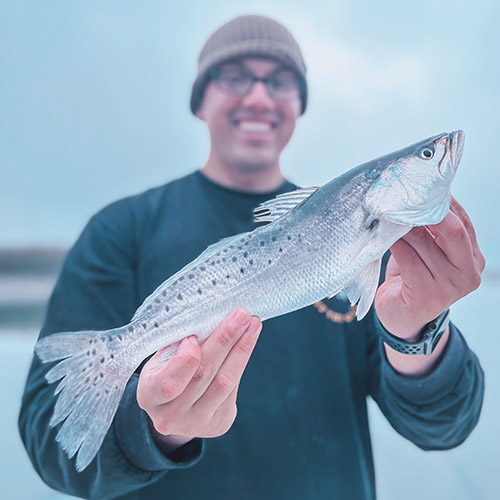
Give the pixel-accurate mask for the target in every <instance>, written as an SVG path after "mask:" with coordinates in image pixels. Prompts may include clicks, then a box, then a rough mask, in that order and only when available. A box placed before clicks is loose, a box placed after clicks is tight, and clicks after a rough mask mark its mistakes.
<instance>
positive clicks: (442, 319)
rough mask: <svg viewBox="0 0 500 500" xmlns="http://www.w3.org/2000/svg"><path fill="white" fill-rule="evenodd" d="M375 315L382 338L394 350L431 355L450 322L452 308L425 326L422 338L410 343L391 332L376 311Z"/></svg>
mask: <svg viewBox="0 0 500 500" xmlns="http://www.w3.org/2000/svg"><path fill="white" fill-rule="evenodd" d="M373 316H374V318H375V328H376V329H377V333H378V334H379V335H380V337H382V340H383V341H384V342H386V343H387V344H389V345H390V346H391V347H392V348H393V349H394V350H396V351H398V352H402V353H403V354H410V355H415V354H425V355H426V356H430V355H431V354H432V351H434V348H435V347H436V344H437V343H438V342H439V339H440V338H441V337H442V336H443V333H444V332H445V330H446V328H447V326H448V324H449V323H450V310H449V309H446V311H444V312H443V313H441V314H440V315H439V316H438V317H437V318H436V319H435V320H433V321H430V322H429V323H427V324H426V325H425V326H424V328H423V329H422V332H421V335H422V340H420V341H419V342H415V343H410V342H406V341H405V340H403V339H401V338H399V337H396V336H395V335H393V334H392V333H389V332H388V331H387V330H386V329H385V328H384V327H383V326H382V323H380V320H379V319H378V316H377V314H376V313H375V314H374V315H373Z"/></svg>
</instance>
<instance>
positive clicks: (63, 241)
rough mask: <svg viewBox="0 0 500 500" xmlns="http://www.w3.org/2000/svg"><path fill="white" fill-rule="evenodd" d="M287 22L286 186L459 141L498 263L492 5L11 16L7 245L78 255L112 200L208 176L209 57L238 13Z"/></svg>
mask: <svg viewBox="0 0 500 500" xmlns="http://www.w3.org/2000/svg"><path fill="white" fill-rule="evenodd" d="M248 13H255V14H263V15H269V16H271V17H274V18H275V19H277V20H279V21H280V22H282V23H283V24H284V25H285V26H287V27H288V28H289V30H290V31H291V32H292V33H293V34H294V36H295V37H296V38H297V40H298V42H299V44H300V45H301V47H302V49H303V52H304V57H305V60H306V64H307V67H308V84H309V95H310V100H309V105H308V109H307V112H306V114H305V115H304V116H303V117H302V118H301V119H300V120H299V122H298V126H297V130H296V132H295V135H294V137H293V139H292V141H291V143H290V144H289V146H288V147H287V149H286V150H285V152H284V153H283V155H282V161H281V164H282V167H283V171H284V172H285V175H286V176H287V177H289V178H290V179H291V180H292V181H294V182H296V183H298V184H300V185H303V186H307V185H318V184H321V183H324V182H326V181H328V180H330V179H332V178H333V177H335V176H337V175H339V174H340V173H342V172H343V171H345V170H347V169H349V168H351V167H354V166H355V165H357V164H359V163H362V162H365V161H368V160H371V159H373V158H375V157H377V156H380V155H382V154H385V153H389V152H391V151H393V150H396V149H400V148H402V147H405V146H407V145H409V144H412V143H414V142H417V141H420V140H422V139H424V138H426V137H429V136H432V135H435V134H438V133H441V132H444V131H451V130H456V129H462V130H464V131H465V136H466V143H465V150H464V156H463V159H462V163H461V166H460V169H459V172H458V173H457V176H456V179H455V182H454V186H453V193H454V195H455V196H456V197H457V198H458V199H459V201H461V202H462V204H463V205H464V206H465V208H466V209H467V211H468V212H469V214H470V215H471V217H472V220H473V222H474V224H475V227H476V230H477V232H478V238H479V242H480V244H481V246H482V247H483V250H484V253H485V254H487V260H488V262H489V264H490V265H492V266H493V267H495V266H500V258H498V257H496V254H497V253H499V252H497V250H498V249H499V247H500V238H499V236H498V220H497V218H496V217H495V216H496V214H497V208H496V206H497V200H498V198H499V196H500V182H499V181H498V180H497V179H498V178H499V177H498V173H497V164H498V158H499V156H500V141H499V140H498V132H499V125H498V124H499V118H498V117H499V116H500V69H499V68H500V64H499V62H500V61H499V49H500V35H499V30H498V20H499V19H500V4H499V3H498V2H495V1H493V0H491V1H489V0H479V1H476V2H465V1H460V0H453V1H451V0H443V1H435V0H434V1H430V0H423V1H420V2H398V1H389V0H381V1H378V2H369V1H362V0H329V1H314V0H312V1H310V2H303V1H294V0H286V1H282V0H274V1H273V2H272V4H271V3H270V2H265V1H251V0H250V1H245V2H242V1H238V0H231V1H225V0H213V1H211V2H201V1H197V2H195V1H191V0H186V1H184V2H182V3H181V2H175V3H174V2H167V1H166V0H165V1H141V2H139V1H124V0H120V1H118V0H115V1H101V0H98V1H96V0H85V1H83V0H80V1H76V0H75V1H72V2H66V1H62V0H59V1H53V0H52V1H51V0H46V1H44V2H40V1H34V0H32V1H22V0H21V1H20V0H3V1H2V3H1V5H0V96H1V98H0V173H1V182H0V247H20V246H37V245H42V246H48V247H50V246H69V245H71V244H72V242H73V241H74V240H75V239H76V238H77V236H78V234H79V233H80V231H81V230H82V228H83V227H84V225H85V223H86V222H87V220H88V219H89V217H90V216H91V215H92V214H94V213H95V212H97V211H98V210H99V209H101V208H102V207H103V206H105V205H107V204H108V203H110V202H112V201H114V200H116V199H118V198H121V197H123V196H128V195H131V194H135V193H138V192H141V191H143V190H145V189H148V188H150V187H152V186H156V185H160V184H163V183H165V182H168V181H169V180H172V179H174V178H177V177H180V176H182V175H185V174H187V173H189V172H191V171H193V170H194V169H196V168H199V167H200V166H201V165H202V164H203V162H204V161H205V159H206V158H207V154H208V147H209V143H208V134H207V131H206V129H205V126H204V124H203V123H202V122H200V121H199V120H197V119H196V118H195V117H194V116H193V115H191V113H190V111H189V104H188V103H189V96H190V88H191V84H192V82H193V80H194V77H195V75H196V60H197V57H198V53H199V50H200V49H201V47H202V45H203V43H204V42H205V41H206V39H207V38H208V36H209V35H210V34H211V33H212V32H213V31H214V30H215V29H216V28H217V27H218V26H220V25H221V24H222V23H224V22H226V21H228V20H229V19H231V18H233V17H235V16H237V15H240V14H248Z"/></svg>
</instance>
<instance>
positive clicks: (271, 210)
mask: <svg viewBox="0 0 500 500" xmlns="http://www.w3.org/2000/svg"><path fill="white" fill-rule="evenodd" d="M317 190H318V188H317V187H308V188H302V189H296V190H295V191H290V192H289V193H283V194H279V195H278V196H276V198H273V199H272V200H268V201H265V202H264V203H261V204H260V205H259V206H258V207H257V208H256V209H255V210H254V211H253V214H254V220H255V222H273V221H275V220H276V219H279V218H280V217H283V215H285V214H287V213H289V212H290V211H292V210H293V209H294V208H295V207H298V206H299V205H301V204H302V203H304V202H305V201H306V200H307V199H308V198H309V197H310V196H312V195H313V194H314V193H315V192H316V191H317Z"/></svg>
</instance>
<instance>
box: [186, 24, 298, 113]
mask: <svg viewBox="0 0 500 500" xmlns="http://www.w3.org/2000/svg"><path fill="white" fill-rule="evenodd" d="M241 57H268V58H271V59H274V60H276V61H278V62H280V63H281V64H283V65H284V66H286V67H287V68H290V69H291V70H293V71H295V73H297V74H298V75H299V77H300V78H301V79H302V80H303V89H302V92H301V96H300V97H301V101H302V110H301V114H302V113H304V111H305V109H306V104H307V85H306V65H305V63H304V59H303V57H302V53H301V51H300V48H299V46H298V45H297V42H296V41H295V39H294V38H293V36H292V35H291V33H290V32H289V31H288V30H287V29H286V28H285V27H284V26H282V25H281V24H280V23H278V22H277V21H274V20H273V19H270V18H269V17H263V16H240V17H237V18H235V19H233V20H232V21H229V22H228V23H226V24H224V25H223V26H221V27H220V28H219V29H218V30H217V31H215V32H214V33H213V34H212V35H211V36H210V38H209V39H208V40H207V42H206V43H205V46H204V47H203V49H202V50H201V52H200V56H199V58H198V75H197V77H196V80H195V82H194V84H193V90H192V92H191V111H192V112H193V114H194V113H196V111H197V110H198V108H199V107H200V104H201V101H202V99H203V93H204V92H205V87H206V85H207V83H208V79H209V76H208V72H209V70H210V69H211V68H213V67H215V66H217V65H219V64H221V63H223V62H225V61H230V60H233V59H239V58H241Z"/></svg>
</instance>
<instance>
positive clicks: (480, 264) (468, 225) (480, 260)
mask: <svg viewBox="0 0 500 500" xmlns="http://www.w3.org/2000/svg"><path fill="white" fill-rule="evenodd" d="M450 210H451V211H452V212H453V213H455V214H456V215H457V217H459V218H460V220H461V221H462V223H463V225H464V226H465V229H466V231H467V234H468V235H469V239H470V242H471V245H472V252H473V254H474V259H475V261H476V264H477V268H478V271H479V272H480V273H481V272H483V271H484V267H485V265H486V261H485V259H484V256H483V254H482V252H481V250H480V249H479V245H478V242H477V237H476V231H475V229H474V226H473V225H472V221H471V220H470V218H469V216H468V214H467V212H466V211H465V209H464V208H463V207H462V205H460V203H458V201H457V200H456V199H455V198H454V197H453V196H452V198H451V206H450Z"/></svg>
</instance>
